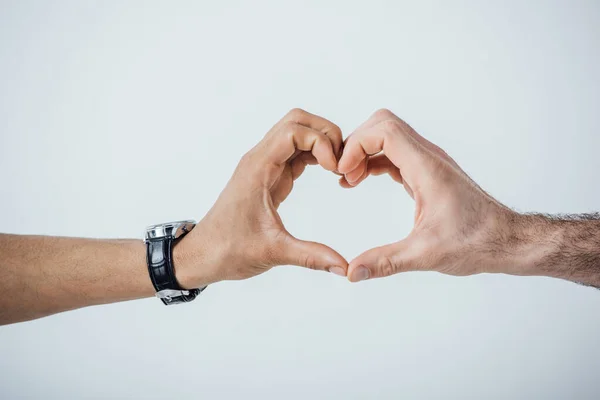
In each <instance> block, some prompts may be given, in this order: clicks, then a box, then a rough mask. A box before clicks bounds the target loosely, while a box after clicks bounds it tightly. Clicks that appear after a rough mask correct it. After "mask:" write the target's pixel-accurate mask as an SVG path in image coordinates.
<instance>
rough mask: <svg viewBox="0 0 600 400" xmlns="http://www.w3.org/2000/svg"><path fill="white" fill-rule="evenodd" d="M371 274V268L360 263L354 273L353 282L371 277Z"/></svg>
mask: <svg viewBox="0 0 600 400" xmlns="http://www.w3.org/2000/svg"><path fill="white" fill-rule="evenodd" d="M369 275H370V273H369V269H368V268H367V267H365V266H364V265H360V266H359V267H358V268H356V269H355V270H354V272H353V273H352V279H351V280H352V282H360V281H364V280H365V279H369Z"/></svg>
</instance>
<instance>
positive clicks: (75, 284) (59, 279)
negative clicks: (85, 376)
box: [0, 234, 154, 324]
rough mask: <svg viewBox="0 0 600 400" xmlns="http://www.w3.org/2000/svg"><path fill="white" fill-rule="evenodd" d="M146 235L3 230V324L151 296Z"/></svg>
mask: <svg viewBox="0 0 600 400" xmlns="http://www.w3.org/2000/svg"><path fill="white" fill-rule="evenodd" d="M145 254H146V253H145V246H144V244H143V243H142V241H141V240H97V239H79V238H62V237H47V236H21V235H2V234H0V272H1V273H2V279H1V280H0V292H1V293H2V295H1V297H0V324H6V323H12V322H19V321H25V320H29V319H34V318H39V317H43V316H46V315H50V314H53V313H57V312H61V311H66V310H71V309H75V308H79V307H84V306H89V305H96V304H104V303H112V302H116V301H124V300H132V299H137V298H142V297H148V296H152V295H153V294H154V289H153V287H152V283H151V281H150V278H149V275H148V271H147V267H146V255H145Z"/></svg>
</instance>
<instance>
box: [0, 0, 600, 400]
mask: <svg viewBox="0 0 600 400" xmlns="http://www.w3.org/2000/svg"><path fill="white" fill-rule="evenodd" d="M599 105H600V5H599V3H598V2H597V1H562V2H561V1H539V2H534V1H512V2H509V1H470V2H468V1H454V2H453V1H413V2H404V1H388V2H384V1H368V2H358V1H357V2H349V1H338V2H335V1H318V2H317V1H315V2H305V1H296V2H283V1H274V2H270V3H267V2H226V1H223V2H217V1H212V2H206V1H205V2H202V1H196V2H193V1H177V2H175V1H173V2H166V1H156V2H151V1H127V2H125V1H123V2H120V1H112V2H110V1H54V2H49V1H12V2H8V1H2V2H0V133H1V140H0V182H1V185H0V230H1V231H3V232H9V233H30V234H33V233H35V234H47V235H65V236H84V237H101V238H104V237H105V238H109V237H126V238H127V237H133V238H138V237H141V233H142V231H143V229H144V227H145V226H146V225H149V224H152V223H158V222H163V221H169V220H177V219H184V218H196V219H200V218H202V216H203V214H204V213H205V212H206V211H207V210H208V209H209V208H210V207H211V205H212V203H213V202H214V200H215V199H216V197H217V196H218V194H219V192H220V191H221V189H222V188H223V187H224V185H225V184H226V182H227V180H228V179H229V176H230V174H231V173H232V171H233V169H234V168H235V166H236V164H237V161H238V160H239V158H240V157H241V155H242V154H243V153H244V152H246V151H247V150H248V149H250V148H251V147H252V146H253V145H254V144H255V143H257V142H258V141H259V140H260V139H261V137H262V136H263V135H264V134H265V133H266V132H267V130H268V129H269V128H270V127H271V126H272V125H273V124H274V123H275V122H276V121H277V120H279V119H280V118H281V117H282V116H283V115H284V114H285V113H286V112H287V111H288V110H289V109H290V108H292V107H302V108H304V109H306V110H308V111H311V112H313V113H317V114H320V115H323V116H325V117H327V118H329V119H331V120H332V121H334V122H336V123H337V124H338V125H339V126H340V127H341V128H342V130H343V132H344V134H345V135H348V134H350V133H351V132H352V130H353V129H354V128H355V127H357V126H358V125H359V124H360V123H361V122H362V121H363V120H365V119H366V118H367V117H368V116H369V115H370V114H371V113H372V112H373V111H375V110H376V109H378V108H381V107H386V108H390V109H391V110H392V111H394V112H396V113H397V114H398V115H399V116H400V117H402V118H404V119H405V120H406V121H408V122H409V123H410V124H411V125H412V126H413V127H414V128H415V129H416V130H417V131H418V132H420V133H421V134H422V135H424V136H425V137H426V138H428V139H429V140H431V141H433V142H434V143H437V144H438V145H440V146H441V147H442V148H444V149H445V150H447V152H448V153H449V154H450V155H452V156H453V157H454V158H455V159H456V161H457V162H458V163H459V164H460V165H461V166H463V167H464V169H465V170H466V171H467V172H468V173H469V174H470V175H471V176H472V177H473V178H474V179H475V180H476V181H477V182H478V183H479V184H481V186H483V187H484V188H485V189H486V190H488V191H489V192H490V193H491V194H492V195H494V196H495V197H497V198H498V199H499V200H500V201H502V202H504V203H506V204H507V205H509V206H511V207H515V208H516V209H518V210H521V211H541V212H550V213H557V212H589V211H595V210H599V209H600V183H599V180H598V171H599V170H600V157H599V156H598V149H599V148H600V113H599ZM172 193H176V194H177V195H173V194H172ZM281 215H282V218H283V221H284V223H285V224H286V226H287V228H288V229H289V230H290V231H291V232H292V233H293V234H294V235H296V236H298V237H301V238H304V239H311V240H317V241H322V242H324V243H326V244H328V245H330V246H332V247H333V248H335V249H337V250H338V251H339V252H340V253H341V254H342V255H344V256H345V257H347V258H348V259H351V258H353V257H354V256H356V255H358V254H359V253H361V252H362V251H364V250H367V249H369V248H371V247H373V246H376V245H381V244H385V243H389V242H392V241H395V240H398V239H400V238H401V237H403V236H404V235H406V234H407V233H408V232H409V231H410V229H411V226H412V218H413V202H412V200H411V199H410V198H409V197H408V195H406V193H405V192H404V190H403V189H402V187H401V186H399V185H397V184H395V183H394V182H393V181H392V180H391V179H389V178H388V177H375V178H371V179H369V180H368V181H366V182H364V183H363V184H362V185H361V186H360V187H358V188H356V189H353V190H344V189H342V188H340V187H339V186H338V185H337V179H336V177H335V176H333V175H332V174H330V173H328V172H326V171H324V170H322V169H320V168H318V167H312V168H311V169H310V170H308V171H307V172H306V173H305V175H303V176H302V178H301V179H300V180H299V181H298V182H297V184H296V186H295V189H294V191H293V192H292V194H291V196H290V197H289V199H288V200H287V201H286V202H285V203H284V204H283V205H282V207H281ZM598 393H600V291H598V290H595V289H593V288H586V287H582V286H578V285H576V284H573V283H569V282H563V281H559V280H552V279H547V278H535V277H532V278H517V277H511V276H504V275H479V276H472V277H466V278H455V277H449V276H445V275H440V274H436V273H405V274H401V275H396V276H393V277H390V278H387V279H381V280H373V281H368V282H365V283H361V284H350V283H348V282H346V281H345V280H344V279H341V278H339V277H337V276H334V275H331V274H326V273H318V272H313V271H308V270H304V269H301V268H294V267H281V268H277V269H275V270H273V271H270V272H268V273H266V274H264V275H262V276H259V277H257V278H254V279H251V280H247V281H240V282H225V283H219V284H215V285H213V286H212V287H209V288H208V289H207V290H206V291H205V292H204V293H203V294H202V296H201V298H200V299H199V300H197V301H196V302H194V303H192V304H189V305H185V306H180V307H172V308H166V307H164V306H163V305H162V304H160V302H159V301H158V300H157V299H146V300H140V301H134V302H128V303H122V304H113V305H107V306H99V307H92V308H87V309H81V310H77V311H73V312H68V313H64V314H60V315H56V316H52V317H49V318H44V319H40V320H36V321H32V322H26V323H21V324H17V325H13V326H5V327H0V398H2V399H18V398H40V399H67V398H86V399H87V398H90V399H96V398H98V399H100V398H124V399H125V398H127V399H134V398H139V399H164V398H206V397H210V398H216V399H235V398H245V399H248V398H251V399H284V398H285V399H308V398H314V399H332V398H345V399H370V398H380V399H392V398H409V399H439V398H448V399H464V398H489V399H589V398H597V397H598Z"/></svg>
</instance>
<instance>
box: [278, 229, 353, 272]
mask: <svg viewBox="0 0 600 400" xmlns="http://www.w3.org/2000/svg"><path fill="white" fill-rule="evenodd" d="M278 248H279V251H280V257H279V259H278V260H279V264H280V265H298V266H301V267H305V268H309V269H314V270H320V271H328V272H331V273H334V274H336V275H342V276H346V273H347V270H348V262H347V261H346V259H345V258H344V257H342V256H341V255H340V254H339V253H338V252H336V251H335V250H333V249H332V248H330V247H328V246H325V245H324V244H321V243H316V242H308V241H304V240H299V239H296V238H295V237H293V236H291V235H289V234H288V235H287V236H286V237H285V239H284V241H283V243H281V244H280V245H279V246H278Z"/></svg>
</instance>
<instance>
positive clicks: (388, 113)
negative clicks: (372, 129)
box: [371, 108, 396, 120]
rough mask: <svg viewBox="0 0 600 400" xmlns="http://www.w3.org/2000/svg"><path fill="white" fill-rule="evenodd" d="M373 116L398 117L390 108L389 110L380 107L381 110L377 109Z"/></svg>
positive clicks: (382, 118) (379, 117)
mask: <svg viewBox="0 0 600 400" xmlns="http://www.w3.org/2000/svg"><path fill="white" fill-rule="evenodd" d="M371 118H375V119H381V120H384V119H393V118H396V115H395V114H394V113H393V112H391V111H390V110H388V109H387V108H380V109H379V110H377V111H375V112H374V113H373V115H372V116H371Z"/></svg>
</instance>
